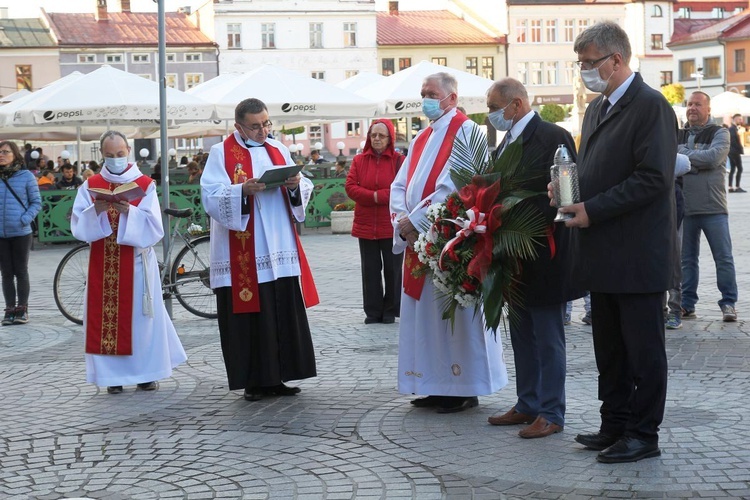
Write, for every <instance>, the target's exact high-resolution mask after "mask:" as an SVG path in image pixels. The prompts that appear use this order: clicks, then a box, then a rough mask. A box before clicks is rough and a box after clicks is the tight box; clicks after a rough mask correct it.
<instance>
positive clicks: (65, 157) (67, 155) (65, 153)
mask: <svg viewBox="0 0 750 500" xmlns="http://www.w3.org/2000/svg"><path fill="white" fill-rule="evenodd" d="M60 159H61V160H62V164H63V165H66V164H68V163H70V161H69V160H70V151H68V150H67V149H63V150H62V152H61V153H60ZM60 166H61V167H62V165H60ZM76 170H78V169H76ZM78 173H79V172H76V174H78Z"/></svg>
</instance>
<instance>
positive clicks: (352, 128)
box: [346, 122, 362, 137]
mask: <svg viewBox="0 0 750 500" xmlns="http://www.w3.org/2000/svg"><path fill="white" fill-rule="evenodd" d="M361 135H362V122H346V136H347V137H359V136H361Z"/></svg>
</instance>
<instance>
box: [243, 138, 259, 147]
mask: <svg viewBox="0 0 750 500" xmlns="http://www.w3.org/2000/svg"><path fill="white" fill-rule="evenodd" d="M245 144H247V145H248V146H249V147H251V148H257V147H258V146H262V145H263V143H262V142H256V141H254V140H252V139H245Z"/></svg>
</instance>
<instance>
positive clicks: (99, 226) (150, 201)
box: [70, 131, 187, 394]
mask: <svg viewBox="0 0 750 500" xmlns="http://www.w3.org/2000/svg"><path fill="white" fill-rule="evenodd" d="M100 145H101V150H102V156H103V157H104V167H103V168H102V171H101V173H100V174H98V175H94V176H93V177H90V178H89V179H88V180H86V181H85V182H84V183H83V185H82V186H81V187H80V188H79V189H78V193H77V194H76V199H75V203H74V204H73V214H72V216H71V219H70V228H71V231H72V232H73V236H75V237H76V238H78V239H79V240H81V241H86V242H88V243H90V245H91V253H90V259H89V271H88V280H87V283H86V293H87V295H86V303H85V315H84V323H83V326H84V332H85V333H86V381H87V382H91V383H94V384H96V385H99V386H107V392H109V393H110V394H119V393H121V392H122V391H123V386H124V385H132V384H137V385H138V389H141V390H145V391H151V390H155V389H156V388H157V384H156V381H157V380H160V379H163V378H166V377H169V376H171V375H172V369H173V368H175V367H176V366H177V365H179V364H181V363H183V362H185V360H186V359H187V356H186V355H185V350H184V349H183V348H182V344H181V343H180V339H179V338H178V337H177V333H176V332H175V329H174V326H173V325H172V321H171V320H170V319H169V316H168V315H167V310H166V308H165V307H164V301H163V300H162V292H161V280H160V278H159V267H158V264H157V260H156V253H155V252H154V248H153V246H154V245H155V244H156V243H158V242H159V241H160V240H161V239H162V237H163V236H164V230H163V226H162V219H161V210H160V208H159V198H158V196H157V194H156V186H155V184H154V182H153V181H152V180H151V179H150V178H149V177H147V176H145V175H143V174H142V173H141V171H140V170H139V169H138V167H137V166H136V165H135V164H134V163H128V155H129V153H130V147H129V146H128V142H127V139H126V138H125V136H124V135H122V134H121V133H119V132H117V131H108V132H105V133H104V135H102V138H101V141H100ZM131 182H132V183H135V184H137V185H138V186H139V187H140V188H141V189H142V190H143V191H144V192H145V193H146V194H145V196H143V197H142V198H139V199H135V200H132V201H131V202H129V203H128V202H127V201H120V202H116V203H108V202H106V201H102V200H97V201H93V200H92V194H91V192H89V187H91V188H101V189H105V190H110V191H111V190H112V189H113V188H114V187H116V186H117V185H118V184H127V183H131Z"/></svg>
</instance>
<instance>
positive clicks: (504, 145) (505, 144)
mask: <svg viewBox="0 0 750 500" xmlns="http://www.w3.org/2000/svg"><path fill="white" fill-rule="evenodd" d="M512 141H513V135H512V134H511V133H510V130H508V131H507V132H506V133H505V137H503V142H501V143H500V147H499V148H498V149H497V150H498V153H497V156H500V155H501V154H503V151H505V148H507V147H508V144H510V143H511V142H512Z"/></svg>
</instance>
